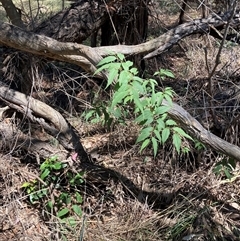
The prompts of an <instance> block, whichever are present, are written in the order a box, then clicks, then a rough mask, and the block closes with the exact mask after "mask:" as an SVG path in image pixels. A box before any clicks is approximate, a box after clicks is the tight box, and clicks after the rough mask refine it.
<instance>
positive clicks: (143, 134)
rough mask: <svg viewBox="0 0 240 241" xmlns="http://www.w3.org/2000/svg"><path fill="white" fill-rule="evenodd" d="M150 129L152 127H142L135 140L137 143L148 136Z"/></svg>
mask: <svg viewBox="0 0 240 241" xmlns="http://www.w3.org/2000/svg"><path fill="white" fill-rule="evenodd" d="M152 130H153V127H146V128H144V129H142V130H141V132H140V135H139V136H138V138H137V141H136V142H137V143H138V142H141V141H143V140H145V139H146V138H148V137H149V136H150V135H151V133H152Z"/></svg>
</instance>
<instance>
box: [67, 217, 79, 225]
mask: <svg viewBox="0 0 240 241" xmlns="http://www.w3.org/2000/svg"><path fill="white" fill-rule="evenodd" d="M66 223H68V224H69V225H70V226H71V227H76V225H77V221H76V219H75V218H74V217H69V218H66Z"/></svg>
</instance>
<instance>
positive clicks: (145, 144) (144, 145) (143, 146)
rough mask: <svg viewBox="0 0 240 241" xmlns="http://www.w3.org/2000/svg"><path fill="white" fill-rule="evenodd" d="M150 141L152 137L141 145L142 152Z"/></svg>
mask: <svg viewBox="0 0 240 241" xmlns="http://www.w3.org/2000/svg"><path fill="white" fill-rule="evenodd" d="M149 143H150V139H146V140H145V141H144V142H143V143H142V145H141V148H140V152H142V150H144V149H145V148H146V147H147V146H148V145H149Z"/></svg>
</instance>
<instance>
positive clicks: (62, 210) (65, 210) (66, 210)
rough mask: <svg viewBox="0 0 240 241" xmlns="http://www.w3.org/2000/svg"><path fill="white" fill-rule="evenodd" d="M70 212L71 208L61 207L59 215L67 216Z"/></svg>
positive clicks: (61, 216) (60, 216)
mask: <svg viewBox="0 0 240 241" xmlns="http://www.w3.org/2000/svg"><path fill="white" fill-rule="evenodd" d="M69 212H70V210H69V209H68V208H63V209H61V210H60V211H59V212H58V213H57V216H58V217H59V218H63V217H64V216H66V215H67V214H68V213H69Z"/></svg>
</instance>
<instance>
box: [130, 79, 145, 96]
mask: <svg viewBox="0 0 240 241" xmlns="http://www.w3.org/2000/svg"><path fill="white" fill-rule="evenodd" d="M132 87H133V89H134V90H135V91H137V92H138V93H139V94H143V93H144V88H143V86H142V84H141V83H139V82H138V81H133V82H132Z"/></svg>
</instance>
